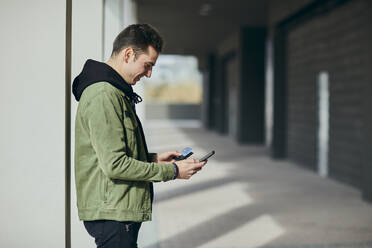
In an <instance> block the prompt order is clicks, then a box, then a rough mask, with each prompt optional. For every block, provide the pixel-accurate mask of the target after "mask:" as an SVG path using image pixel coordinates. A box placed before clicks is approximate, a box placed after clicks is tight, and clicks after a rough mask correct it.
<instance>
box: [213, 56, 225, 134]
mask: <svg viewBox="0 0 372 248" xmlns="http://www.w3.org/2000/svg"><path fill="white" fill-rule="evenodd" d="M215 63H216V64H215V66H216V71H215V80H214V82H215V85H214V89H215V95H214V104H213V105H214V113H215V115H214V122H215V125H214V126H215V130H216V131H217V132H218V133H220V134H226V133H227V122H228V115H227V113H226V109H227V99H226V98H227V83H226V76H225V75H226V72H225V65H226V63H225V61H224V59H223V58H221V57H219V58H217V59H216V61H215Z"/></svg>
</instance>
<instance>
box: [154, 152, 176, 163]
mask: <svg viewBox="0 0 372 248" xmlns="http://www.w3.org/2000/svg"><path fill="white" fill-rule="evenodd" d="M181 155H182V154H181V153H179V152H177V151H169V152H159V153H157V154H156V157H155V159H154V160H155V161H154V162H156V163H160V164H171V163H173V162H175V161H176V160H175V159H174V158H173V157H174V156H181Z"/></svg>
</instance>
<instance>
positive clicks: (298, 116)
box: [270, 0, 371, 187]
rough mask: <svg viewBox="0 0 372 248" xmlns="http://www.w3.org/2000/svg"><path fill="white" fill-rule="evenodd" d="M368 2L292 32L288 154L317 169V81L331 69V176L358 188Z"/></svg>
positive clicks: (360, 1)
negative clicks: (323, 72) (320, 75)
mask: <svg viewBox="0 0 372 248" xmlns="http://www.w3.org/2000/svg"><path fill="white" fill-rule="evenodd" d="M274 2H276V1H274ZM283 5H285V4H284V3H283ZM370 5H371V4H370V3H369V1H368V0H353V1H350V2H348V3H346V4H344V5H342V6H340V7H338V8H336V9H334V10H332V11H331V12H329V13H327V14H325V15H322V16H317V17H314V18H313V19H311V20H309V21H306V22H305V23H303V24H301V25H299V26H297V27H295V28H294V29H291V30H290V31H289V34H288V54H287V59H288V74H287V75H288V116H287V118H288V137H287V138H288V157H289V158H290V159H292V160H294V161H296V162H298V163H300V164H301V165H304V166H306V167H309V168H312V169H316V161H317V154H316V153H317V152H316V151H317V129H318V124H317V123H318V119H317V118H318V117H317V87H316V86H317V85H316V83H317V75H318V73H319V72H320V71H328V72H329V82H330V144H329V167H330V168H329V169H330V176H331V177H333V178H336V179H338V180H340V181H343V182H346V183H349V184H351V185H354V186H356V187H360V186H361V185H360V182H361V174H362V141H363V133H362V132H363V131H362V127H363V113H362V109H363V108H362V106H363V100H364V99H363V97H361V96H362V93H363V90H364V89H365V87H366V84H367V77H366V75H367V74H368V72H367V71H366V70H367V69H366V68H367V67H366V66H365V60H364V59H363V58H365V56H366V50H368V49H370V48H369V46H370V44H368V38H367V35H366V34H367V33H369V32H371V31H370V30H371V28H370V26H369V25H368V23H367V21H366V18H367V17H368V16H369V15H370V13H371V8H370V7H371V6H370ZM270 9H271V10H272V11H271V13H272V15H273V16H282V15H281V14H280V13H275V11H283V10H282V9H283V8H270ZM274 13H275V14H274ZM273 18H274V17H272V19H273Z"/></svg>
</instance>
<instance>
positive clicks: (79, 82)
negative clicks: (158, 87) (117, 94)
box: [72, 59, 142, 103]
mask: <svg viewBox="0 0 372 248" xmlns="http://www.w3.org/2000/svg"><path fill="white" fill-rule="evenodd" d="M98 82H107V83H110V84H112V85H113V86H114V87H116V88H117V89H119V90H121V91H123V92H124V94H125V95H127V96H128V97H129V99H130V100H131V101H132V102H133V103H139V102H141V101H142V98H141V97H140V96H139V95H137V94H136V93H135V92H133V88H132V86H131V85H130V84H128V83H127V82H126V81H125V80H124V78H122V77H121V76H120V74H119V73H117V72H116V71H115V70H114V69H113V68H112V67H111V66H109V65H108V64H105V63H102V62H98V61H95V60H92V59H88V60H87V61H86V62H85V64H84V67H83V70H82V71H81V73H80V74H79V75H78V76H77V77H76V78H75V79H74V82H73V84H72V93H73V94H74V96H75V99H76V101H79V100H80V97H81V95H82V94H83V92H84V90H85V89H86V88H87V87H88V86H90V85H92V84H95V83H98Z"/></svg>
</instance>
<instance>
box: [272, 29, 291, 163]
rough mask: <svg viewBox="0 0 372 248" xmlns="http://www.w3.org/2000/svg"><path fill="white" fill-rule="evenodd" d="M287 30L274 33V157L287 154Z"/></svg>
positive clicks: (283, 156) (281, 156) (282, 156)
mask: <svg viewBox="0 0 372 248" xmlns="http://www.w3.org/2000/svg"><path fill="white" fill-rule="evenodd" d="M286 36H287V34H286V32H285V31H283V30H276V32H275V34H274V106H273V112H274V116H273V137H272V150H271V151H272V153H271V155H272V157H273V158H285V157H286V156H287V77H286V73H287V65H286V54H287V52H286V45H287V41H286Z"/></svg>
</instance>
